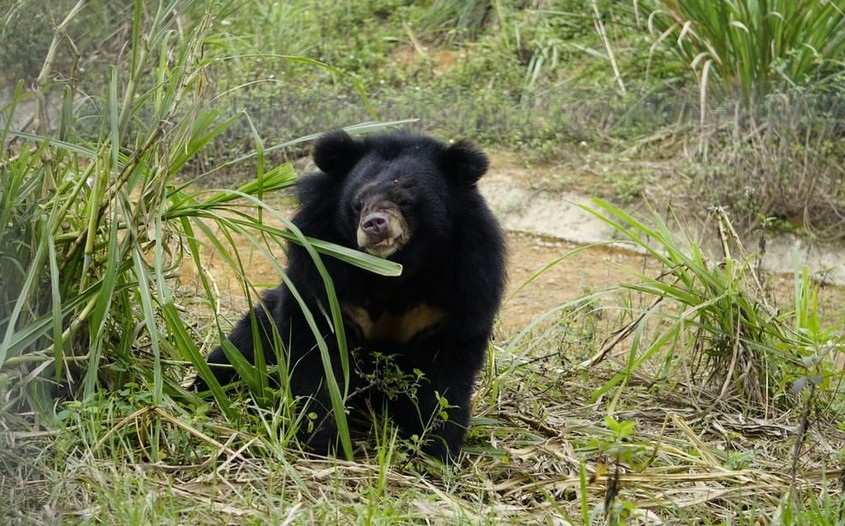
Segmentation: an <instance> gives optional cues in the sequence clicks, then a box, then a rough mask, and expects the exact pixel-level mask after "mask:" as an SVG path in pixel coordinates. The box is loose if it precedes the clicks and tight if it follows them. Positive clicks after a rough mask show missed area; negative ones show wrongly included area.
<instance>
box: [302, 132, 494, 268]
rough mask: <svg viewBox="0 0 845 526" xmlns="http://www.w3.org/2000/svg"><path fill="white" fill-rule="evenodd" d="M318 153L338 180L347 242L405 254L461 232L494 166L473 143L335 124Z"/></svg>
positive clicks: (388, 254)
mask: <svg viewBox="0 0 845 526" xmlns="http://www.w3.org/2000/svg"><path fill="white" fill-rule="evenodd" d="M313 157H314V163H315V164H316V165H317V167H318V168H319V169H320V170H321V171H322V172H323V173H324V174H325V176H326V177H329V178H331V179H332V181H333V182H334V183H335V185H334V186H335V191H336V193H337V195H336V196H334V197H335V198H336V199H337V201H336V207H337V209H336V210H335V211H334V220H335V227H336V229H337V231H338V233H339V234H340V236H341V242H342V244H345V245H347V246H350V247H356V248H358V249H360V250H362V251H365V252H368V253H370V254H372V255H375V256H378V257H382V258H391V259H394V260H396V261H400V262H402V261H403V260H405V261H408V258H412V256H411V255H410V254H408V252H410V250H409V248H408V247H411V246H413V247H414V250H413V252H414V253H415V254H416V256H425V252H426V251H429V250H437V249H439V248H443V247H442V244H443V243H447V242H449V240H452V239H454V237H453V235H452V231H453V229H454V228H455V226H456V225H455V222H456V221H460V215H461V209H462V207H468V206H470V207H471V206H473V203H474V201H472V199H477V198H478V192H477V190H476V188H475V185H476V182H477V181H478V179H479V178H480V177H481V176H482V175H484V173H485V172H486V171H487V167H488V161H487V157H486V156H485V155H484V153H482V152H481V151H479V150H478V149H476V148H475V147H473V146H471V145H470V144H468V143H465V142H458V143H455V144H452V145H446V144H444V143H442V142H439V141H437V140H434V139H431V138H429V137H423V136H418V135H409V134H402V133H393V134H382V135H374V136H369V137H365V138H363V139H353V138H352V137H350V136H349V135H348V134H347V133H345V132H343V131H338V132H333V133H330V134H327V135H324V136H323V137H322V138H321V139H320V140H319V141H317V143H316V144H315V146H314V151H313ZM408 262H410V261H408Z"/></svg>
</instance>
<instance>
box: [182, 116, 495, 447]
mask: <svg viewBox="0 0 845 526" xmlns="http://www.w3.org/2000/svg"><path fill="white" fill-rule="evenodd" d="M313 158H314V162H315V163H316V165H317V167H318V168H319V170H320V171H319V172H317V173H315V174H313V175H310V176H307V177H304V178H303V179H302V180H301V181H300V182H299V185H298V188H299V197H300V201H301V207H300V210H299V212H298V213H297V214H296V216H295V217H294V219H293V222H294V224H295V225H296V226H297V227H299V229H300V230H301V231H302V232H303V233H304V234H305V235H306V236H310V237H313V238H317V239H322V240H326V241H331V242H333V243H337V244H339V245H343V246H346V247H351V248H354V249H358V250H362V251H365V252H368V253H370V254H374V255H376V256H379V257H383V258H387V259H390V260H392V261H396V262H398V263H401V264H402V266H403V272H402V275H401V276H400V277H384V276H379V275H376V274H373V273H370V272H367V271H365V270H361V269H359V268H357V267H354V266H352V265H349V264H346V263H343V262H341V261H339V260H337V259H334V258H331V257H327V256H324V257H322V261H323V262H324V264H325V266H326V268H327V270H328V271H329V274H330V275H331V277H332V281H333V283H334V287H335V290H336V294H337V298H338V300H339V302H340V304H341V306H342V310H343V317H344V327H345V332H346V335H347V338H348V348H349V350H350V351H355V352H354V356H355V359H354V360H350V362H354V363H355V366H354V367H351V369H352V373H351V376H352V378H351V387H350V390H349V392H350V393H352V392H356V390H357V391H359V392H360V390H362V389H363V388H368V389H367V391H368V394H367V397H366V399H367V401H368V404H370V407H372V404H373V403H374V402H375V404H376V405H377V406H378V407H382V406H380V405H378V404H385V405H384V406H383V407H386V409H387V412H388V414H389V415H390V417H391V418H392V419H393V421H394V422H395V424H397V426H398V427H399V429H400V432H401V434H402V435H403V436H406V437H410V436H413V435H417V436H418V437H425V438H427V440H426V442H425V444H424V446H423V451H425V452H426V453H428V454H430V455H433V456H435V457H438V458H440V459H443V460H449V459H453V458H454V457H455V455H456V454H457V452H458V451H459V450H460V447H461V445H462V443H463V438H464V434H465V432H466V428H467V425H468V424H469V418H470V402H471V395H472V388H473V382H474V379H475V376H476V373H477V372H478V370H479V369H480V368H481V366H482V364H483V363H484V358H485V353H486V349H487V345H488V340H489V339H490V336H491V331H492V327H493V321H494V317H495V315H496V312H497V310H498V308H499V304H500V301H501V297H502V291H503V288H504V284H505V261H504V258H505V245H504V241H503V237H502V233H501V231H500V229H499V226H498V224H497V222H496V220H495V218H494V217H493V215H492V214H491V212H490V210H489V209H488V208H487V205H486V204H485V202H484V199H483V198H482V197H481V195H480V193H479V192H478V189H477V187H476V182H477V181H478V179H479V178H480V177H481V176H482V175H484V173H485V172H486V171H487V166H488V161H487V157H486V156H485V155H484V154H483V153H482V152H480V151H479V150H477V149H475V148H474V147H472V146H470V145H469V144H467V143H463V142H458V143H455V144H452V145H450V146H449V145H446V144H443V143H441V142H439V141H436V140H434V139H431V138H428V137H424V136H418V135H409V134H402V133H395V134H382V135H375V136H369V137H366V138H363V139H353V138H352V137H350V136H349V135H347V134H346V133H345V132H342V131H341V132H334V133H330V134H327V135H324V136H323V137H322V138H321V139H319V140H318V142H317V143H316V144H315V146H314V150H313ZM287 276H288V278H289V279H290V282H291V283H293V284H294V286H295V288H296V289H297V290H298V291H299V293H300V294H301V295H302V297H303V299H304V301H305V303H306V304H307V305H308V307H309V309H310V311H311V312H312V313H313V314H314V318H315V320H316V322H317V323H318V324H319V328H320V330H321V331H322V334H324V335H327V336H326V342H327V343H328V345H329V346H330V350H331V346H332V344H334V345H335V349H334V352H335V353H336V351H337V349H336V345H337V343H336V341H335V340H334V337H333V336H331V327H330V326H329V322H328V321H327V315H326V313H327V312H328V306H327V300H326V291H325V286H324V283H323V280H322V279H321V278H320V275H319V274H318V272H317V269H316V267H315V265H314V263H313V260H312V258H311V256H310V255H309V254H308V253H307V252H306V250H305V249H304V248H302V247H301V246H299V245H297V244H293V243H291V244H290V245H289V252H288V266H287ZM254 314H255V319H256V321H257V324H258V327H259V328H260V331H259V332H260V339H261V342H262V346H263V348H264V349H265V355H266V357H267V361H268V362H270V363H272V362H274V361H275V358H274V353H273V352H272V349H271V342H273V338H272V336H270V335H272V334H273V333H272V332H271V331H272V328H271V324H270V323H269V318H268V315H269V316H270V317H272V320H273V321H274V322H275V325H276V329H277V330H278V333H277V334H278V335H279V336H280V337H281V340H282V342H283V343H284V345H285V348H286V351H285V352H286V353H287V357H288V362H287V363H288V364H289V387H290V390H291V392H292V393H293V395H294V396H298V397H302V399H309V400H310V404H309V406H308V412H309V413H316V415H317V419H316V420H315V422H317V423H318V425H317V428H316V429H314V430H312V432H311V433H307V432H303V433H301V435H300V438H301V439H302V440H303V441H304V442H306V443H307V444H308V446H309V447H310V448H311V449H313V450H317V451H327V450H329V449H331V448H332V447H333V446H334V445H335V442H336V438H337V436H336V435H337V429H336V427H335V426H334V423H333V422H334V420H333V418H332V417H331V402H330V399H329V395H328V391H327V390H326V388H325V382H323V379H324V372H323V364H322V361H321V359H320V354H319V350H318V349H317V348H316V343H315V338H314V334H313V332H312V330H311V329H310V328H309V326H308V324H307V322H306V319H305V316H304V315H303V312H302V309H301V307H300V305H299V303H298V302H297V301H296V299H295V298H294V297H293V296H292V294H291V292H290V290H289V288H288V287H287V286H285V285H284V284H282V285H280V286H279V287H278V288H276V289H273V290H271V291H269V292H268V293H266V295H265V296H264V307H263V308H262V307H256V308H254ZM251 327H252V322H251V319H250V316H248V315H247V316H245V317H244V318H243V319H242V320H241V321H240V322H239V323H238V325H237V326H236V327H235V329H234V330H233V331H232V333H231V335H230V336H229V340H230V341H231V342H232V343H233V344H234V345H235V347H237V348H238V349H239V350H240V351H241V353H243V355H244V356H245V357H246V358H247V359H248V360H250V361H252V359H253V336H252V330H251ZM277 341H278V340H277ZM384 356H391V357H392V358H391V360H392V363H393V364H395V365H396V366H398V368H399V369H401V371H403V372H404V373H406V374H415V373H416V372H417V371H421V372H422V373H423V377H422V379H420V381H419V384H418V385H417V387H416V390H415V391H416V397H415V398H416V399H412V398H411V397H410V396H409V395H408V394H407V393H404V394H403V393H400V394H399V395H398V396H397V395H396V393H393V394H392V395H390V396H385V395H384V393H379V392H378V391H379V390H378V386H379V383H378V382H373V377H372V375H371V373H372V372H373V369H374V368H376V361H377V360H381V359H383V357H384ZM336 358H337V357H336V356H335V359H333V363H334V365H335V377H336V378H338V379H339V382H340V381H341V380H340V379H342V378H343V376H342V374H341V372H340V366H339V360H338V359H336ZM208 363H209V365H210V366H211V367H212V371H213V372H214V375H215V376H216V377H217V379H218V380H219V381H220V382H221V383H223V384H225V383H228V382H230V381H232V380H233V379H234V378H233V377H234V375H235V373H234V372H233V370H232V369H231V368H230V367H227V368H215V367H214V365H215V364H227V363H228V360H227V359H226V356H225V355H224V353H223V351H222V349H220V348H218V349H216V350H215V351H214V352H212V353H211V355H210V356H209V358H208ZM367 378H369V379H367ZM197 386H198V388H200V389H203V388H205V387H206V384H205V382H204V381H203V380H202V379H199V378H198V379H197ZM438 395H439V396H441V397H444V398H445V399H446V400H447V401H448V406H447V407H446V408H445V409H444V407H443V406H442V405H441V403H440V402H439V401H438V398H437V396H438ZM360 398H361V397H359V399H360ZM352 403H353V404H354V403H355V401H354V400H353V401H352ZM444 410H445V411H446V415H447V416H446V418H443V417H442V413H441V412H442V411H444ZM303 427H305V426H303Z"/></svg>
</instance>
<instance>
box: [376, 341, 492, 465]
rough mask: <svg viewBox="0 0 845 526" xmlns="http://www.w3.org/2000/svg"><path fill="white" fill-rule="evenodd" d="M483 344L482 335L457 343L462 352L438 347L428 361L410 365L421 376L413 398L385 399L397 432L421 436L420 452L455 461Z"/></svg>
mask: <svg viewBox="0 0 845 526" xmlns="http://www.w3.org/2000/svg"><path fill="white" fill-rule="evenodd" d="M486 347H487V340H486V338H484V339H479V340H478V341H475V342H471V344H467V345H466V346H461V348H462V352H463V354H457V353H456V352H455V351H454V350H453V349H454V348H450V349H448V352H447V350H446V349H444V348H442V347H441V348H440V350H439V352H437V353H436V355H435V356H432V357H431V358H432V359H431V360H427V362H428V363H416V364H414V367H415V368H418V369H420V370H421V371H422V372H423V375H424V376H423V379H422V380H421V382H420V384H419V386H418V387H417V389H416V397H414V398H411V397H410V396H409V395H400V396H399V397H398V398H397V399H395V400H393V401H391V402H389V413H390V416H391V418H393V421H394V422H395V423H396V425H397V426H398V427H399V429H400V432H401V435H402V436H403V438H410V437H412V436H414V435H416V436H417V437H420V438H422V439H423V440H424V443H423V446H422V451H423V453H426V454H428V455H431V456H432V457H435V458H437V459H439V460H441V461H443V462H447V463H448V462H454V461H455V460H457V456H458V453H459V452H460V449H461V446H462V445H463V441H464V436H465V435H466V432H467V429H468V428H469V420H470V412H471V404H472V390H473V383H474V381H475V376H476V373H477V372H478V370H479V369H480V367H481V365H482V363H483V361H484V349H486ZM468 351H470V352H468Z"/></svg>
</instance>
